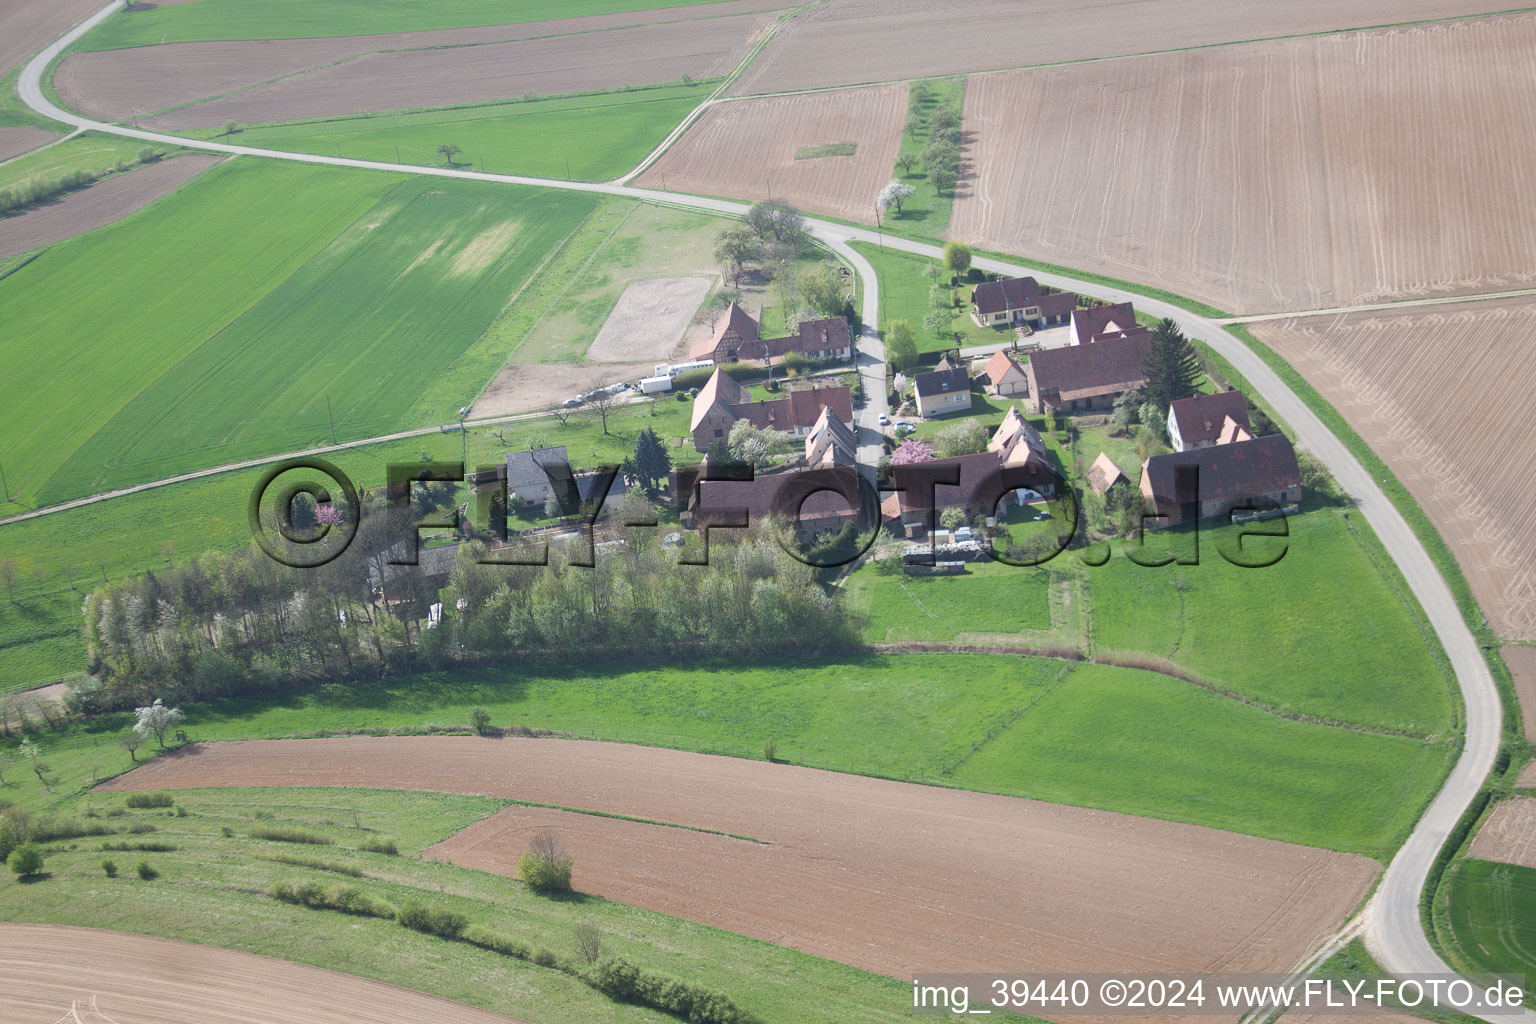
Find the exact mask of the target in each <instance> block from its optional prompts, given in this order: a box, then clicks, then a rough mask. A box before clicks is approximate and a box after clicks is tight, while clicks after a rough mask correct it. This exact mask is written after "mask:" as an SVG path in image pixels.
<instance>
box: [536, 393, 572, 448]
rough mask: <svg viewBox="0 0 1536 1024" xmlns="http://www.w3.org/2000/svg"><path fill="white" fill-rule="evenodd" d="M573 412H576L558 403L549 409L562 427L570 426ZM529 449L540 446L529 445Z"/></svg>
mask: <svg viewBox="0 0 1536 1024" xmlns="http://www.w3.org/2000/svg"><path fill="white" fill-rule="evenodd" d="M572 412H574V410H572V409H568V408H566V407H565V406H564V405H562V404H561V403H559V402H556V403H555V404H554V405H552V406H550V407H549V414H550V415H551V416H553V417H554V418H555V422H556V423H558V424H560V425H561V426H562V427H564V426H567V425H569V424H570V422H571V414H572ZM529 447H530V448H534V447H538V446H537V445H529Z"/></svg>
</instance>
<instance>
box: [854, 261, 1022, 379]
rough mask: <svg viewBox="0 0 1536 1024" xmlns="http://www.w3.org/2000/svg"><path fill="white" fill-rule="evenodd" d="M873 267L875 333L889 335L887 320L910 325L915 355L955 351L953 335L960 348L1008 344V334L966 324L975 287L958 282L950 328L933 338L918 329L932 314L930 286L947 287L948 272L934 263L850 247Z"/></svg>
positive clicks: (963, 281)
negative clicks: (876, 289)
mask: <svg viewBox="0 0 1536 1024" xmlns="http://www.w3.org/2000/svg"><path fill="white" fill-rule="evenodd" d="M849 244H850V245H852V246H853V248H854V249H856V250H858V252H859V253H860V254H862V255H863V256H864V257H865V258H866V259H868V260H869V261H870V263H872V264H873V265H874V267H875V271H876V273H878V274H879V275H880V330H881V331H882V332H884V331H888V330H890V326H891V321H892V320H905V321H906V322H907V323H908V324H910V325H911V326H912V333H913V336H914V338H915V339H916V341H917V350H918V351H919V352H943V351H945V350H946V349H951V348H954V347H955V345H956V342H955V335H956V334H959V335H960V341H959V347H961V348H970V347H972V346H975V345H1000V344H1003V343H1005V342H1011V341H1013V333H1012V332H1011V331H1006V330H998V329H996V328H993V327H978V326H977V325H976V321H974V320H972V319H971V314H970V308H971V289H972V288H974V287H975V284H974V283H973V282H970V281H966V280H962V281H961V282H960V284H959V285H958V286H956V287H955V289H953V294H954V295H955V296H956V297H958V298H959V299H960V305H958V306H951V307H949V312H950V322H949V327H948V328H947V329H946V330H945V331H944V332H943V333H942V334H938V333H935V332H933V331H930V330H929V329H928V328H927V327H925V326H923V320H924V319H925V318H926V317H927V316H928V314H929V313H930V312H932V311H933V309H934V304H933V302H932V300H931V299H930V297H929V293H930V291H931V289H932V287H933V286H934V285H935V284H940V285H947V284H948V282H949V272H948V271H947V270H944V266H943V264H942V263H940V262H939V261H937V260H930V259H926V258H925V257H922V256H913V255H911V254H910V253H904V252H898V251H897V250H895V249H887V248H884V247H883V246H879V245H870V244H869V243H868V242H851V243H849ZM929 268H933V269H935V270H937V271H939V272H940V276H938V277H929V276H927V274H925V273H924V271H926V270H928V269H929Z"/></svg>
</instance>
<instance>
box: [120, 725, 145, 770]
mask: <svg viewBox="0 0 1536 1024" xmlns="http://www.w3.org/2000/svg"><path fill="white" fill-rule="evenodd" d="M117 742H118V745H119V746H121V747H122V748H123V749H124V750H126V751H128V758H129V760H131V761H133V763H134V764H138V763H139V744H141V743H143V742H144V737H143V736H140V735H139V734H138V733H136V732H129V733H128V735H126V736H124V737H123V738H122V739H120V740H118V741H117Z"/></svg>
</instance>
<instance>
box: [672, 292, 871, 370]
mask: <svg viewBox="0 0 1536 1024" xmlns="http://www.w3.org/2000/svg"><path fill="white" fill-rule="evenodd" d="M853 350H854V349H853V332H852V329H851V328H850V327H849V326H848V320H847V318H846V317H841V316H839V317H831V318H829V319H825V320H806V321H802V322H801V324H800V325H799V328H798V330H797V333H795V334H791V335H787V336H786V337H783V338H762V337H760V336H759V335H758V323H757V321H756V320H754V319H752V317H751V315H750V314H748V313H747V311H746V310H744V309H742V308H741V306H739V305H737V304H736V303H734V302H733V303H731V304H730V305H729V306H728V307H726V310H725V315H724V316H722V317H721V318H720V323H719V324H717V325H716V326H715V330H714V333H713V334H711V335H710V336H709V337H708V338H705V339H703V340H701V341H699V342H698V343H697V344H695V345H694V346H693V348H691V349H689V351H688V356H689V358H690V359H708V360H711V361H713V362H714V364H715V365H716V366H719V365H721V364H723V363H741V362H755V363H761V364H763V365H770V364H772V363H773V362H774V361H775V360H782V359H783V358H784V357H785V356H786V355H788V354H789V353H791V352H798V353H799V354H800V355H803V356H805V357H806V358H807V359H817V360H836V359H851V358H852V357H853Z"/></svg>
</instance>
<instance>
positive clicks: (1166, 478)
mask: <svg viewBox="0 0 1536 1024" xmlns="http://www.w3.org/2000/svg"><path fill="white" fill-rule="evenodd" d="M1180 466H1193V467H1195V468H1196V469H1197V470H1198V471H1199V475H1198V477H1197V483H1196V487H1197V488H1198V494H1195V493H1189V492H1186V491H1185V490H1184V489H1183V488H1181V487H1179V486H1178V483H1179V481H1178V477H1177V476H1176V474H1175V473H1174V470H1175V469H1176V468H1178V467H1180ZM1141 472H1142V478H1143V480H1144V481H1145V482H1146V483H1147V484H1149V485H1150V486H1151V489H1152V495H1153V498H1154V499H1155V500H1156V502H1157V505H1158V508H1159V510H1160V511H1161V510H1163V509H1165V508H1168V507H1176V506H1179V505H1183V504H1186V503H1189V502H1193V501H1196V500H1197V499H1198V501H1199V502H1200V503H1201V504H1202V505H1203V504H1205V503H1206V502H1211V501H1233V500H1237V499H1241V498H1252V497H1256V496H1258V495H1260V494H1270V493H1272V492H1274V491H1281V490H1286V489H1288V488H1291V487H1295V486H1297V485H1298V484H1300V483H1301V469H1300V467H1299V466H1298V465H1297V463H1296V449H1295V448H1292V447H1291V442H1290V441H1288V440H1286V438H1285V435H1284V434H1270V435H1268V436H1267V437H1258V438H1254V439H1253V440H1251V441H1234V442H1233V443H1232V444H1218V445H1212V446H1211V447H1209V448H1191V449H1190V450H1189V451H1187V452H1170V453H1168V454H1166V455H1154V456H1152V457H1151V458H1150V459H1148V460H1147V461H1146V463H1145V465H1143V466H1142V470H1141ZM1165 514H1166V513H1165Z"/></svg>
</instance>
